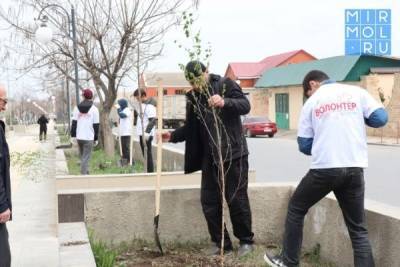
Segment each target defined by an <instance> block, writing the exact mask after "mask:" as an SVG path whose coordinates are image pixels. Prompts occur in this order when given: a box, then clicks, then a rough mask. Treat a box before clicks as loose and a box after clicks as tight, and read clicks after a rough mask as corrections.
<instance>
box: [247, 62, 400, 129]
mask: <svg viewBox="0 0 400 267" xmlns="http://www.w3.org/2000/svg"><path fill="white" fill-rule="evenodd" d="M313 69H317V70H322V71H324V72H326V73H327V74H328V75H329V77H331V79H332V80H335V81H337V82H340V83H345V84H352V85H358V86H361V87H363V88H365V89H366V90H368V91H369V92H370V93H371V94H372V95H373V96H374V97H375V98H376V99H377V100H378V101H382V102H383V104H384V105H385V106H387V107H388V109H389V106H390V105H391V106H393V105H394V106H396V104H395V103H396V102H397V103H400V99H398V100H397V101H395V99H393V96H394V95H396V94H395V93H397V92H399V91H400V84H398V83H397V82H395V80H396V79H399V77H400V76H399V75H400V74H399V73H400V60H397V59H392V58H386V57H377V56H342V57H334V58H327V59H321V60H315V61H310V62H306V63H300V64H292V65H289V66H284V67H278V68H274V69H271V70H269V71H267V72H265V73H264V74H263V76H262V77H261V78H260V80H259V81H258V82H257V84H256V88H257V89H258V90H259V91H265V93H264V94H261V93H260V96H261V95H263V96H264V97H267V98H268V100H267V103H268V104H269V105H268V110H263V112H264V113H263V115H267V116H268V117H269V118H270V119H271V120H273V121H275V122H276V123H277V125H278V128H281V129H297V127H298V120H299V115H300V111H301V108H302V106H303V102H304V98H303V88H302V85H301V84H302V81H303V78H304V76H305V74H306V73H307V72H309V71H310V70H313ZM399 82H400V81H399ZM394 92H395V93H394ZM261 99H262V97H259V102H261V108H260V107H253V108H255V109H256V112H258V111H260V110H262V106H263V104H262V100H261ZM392 109H393V108H392ZM392 113H393V112H392ZM389 115H390V121H389V124H388V126H389V125H391V124H393V125H395V124H396V125H397V124H398V121H399V120H400V111H399V114H397V113H393V114H392V115H391V114H389ZM394 127H395V126H392V128H394ZM381 131H382V130H380V132H381ZM369 134H374V135H377V131H372V130H369ZM397 134H400V133H397V132H394V130H392V131H391V132H390V133H389V131H388V133H387V134H385V135H391V136H393V135H397Z"/></svg>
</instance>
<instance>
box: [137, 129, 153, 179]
mask: <svg viewBox="0 0 400 267" xmlns="http://www.w3.org/2000/svg"><path fill="white" fill-rule="evenodd" d="M139 139H140V147H141V149H142V154H143V156H144V144H143V138H142V136H141V135H140V136H139ZM152 141H153V136H150V137H149V139H148V140H147V141H146V147H147V172H154V162H153V152H152V148H151V142H152Z"/></svg>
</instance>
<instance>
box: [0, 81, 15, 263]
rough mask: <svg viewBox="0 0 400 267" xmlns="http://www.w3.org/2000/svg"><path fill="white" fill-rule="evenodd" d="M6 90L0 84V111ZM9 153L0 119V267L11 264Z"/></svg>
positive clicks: (3, 104)
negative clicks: (7, 224)
mask: <svg viewBox="0 0 400 267" xmlns="http://www.w3.org/2000/svg"><path fill="white" fill-rule="evenodd" d="M7 101H8V100H7V92H6V89H5V88H4V86H2V85H0V112H2V111H5V110H6V105H7ZM11 210H12V208H11V183H10V153H9V150H8V144H7V141H6V137H5V124H4V122H3V121H0V267H9V266H11V253H10V245H9V243H8V232H7V227H6V222H8V221H9V220H11Z"/></svg>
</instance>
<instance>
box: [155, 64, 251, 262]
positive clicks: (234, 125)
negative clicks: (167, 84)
mask: <svg viewBox="0 0 400 267" xmlns="http://www.w3.org/2000/svg"><path fill="white" fill-rule="evenodd" d="M185 76H186V79H187V80H188V81H189V82H190V84H191V85H192V88H193V89H192V90H190V91H189V92H188V93H187V94H186V96H187V104H186V120H185V125H184V126H182V127H180V128H178V129H176V130H175V131H173V132H172V133H165V134H163V135H162V138H163V140H164V141H168V142H173V143H177V142H183V141H185V142H186V143H185V173H191V172H195V171H198V170H202V180H201V205H202V208H203V213H204V216H205V218H206V221H207V225H208V230H209V233H210V235H211V240H212V241H213V242H214V243H215V246H213V247H212V249H211V254H215V255H217V254H219V252H220V244H221V238H222V231H221V226H222V225H221V223H222V216H221V215H222V213H221V212H222V196H221V191H222V190H221V181H220V178H221V175H220V173H221V170H222V168H221V165H223V172H224V174H225V199H226V201H227V203H228V207H229V212H230V217H231V221H232V225H233V233H234V235H235V236H236V237H237V238H238V239H239V240H240V247H239V250H238V256H239V257H241V256H244V255H246V254H248V253H249V252H251V251H252V250H253V245H252V244H253V236H254V234H253V232H252V226H251V210H250V204H249V198H248V195H247V186H248V154H249V152H248V150H247V143H246V139H245V137H244V135H243V130H242V123H241V119H240V115H244V114H247V113H248V112H249V111H250V103H249V101H248V100H247V98H246V97H245V95H244V94H243V92H242V90H241V88H240V86H239V85H238V84H236V83H235V82H234V81H232V80H231V79H229V78H222V77H221V76H218V75H215V74H209V73H208V71H207V69H206V67H205V66H204V64H202V63H201V62H199V61H191V62H189V63H188V64H187V65H186V68H185ZM222 162H223V164H220V163H222ZM224 251H225V252H226V253H230V252H231V251H232V242H231V240H230V238H229V234H228V232H227V230H226V229H225V238H224Z"/></svg>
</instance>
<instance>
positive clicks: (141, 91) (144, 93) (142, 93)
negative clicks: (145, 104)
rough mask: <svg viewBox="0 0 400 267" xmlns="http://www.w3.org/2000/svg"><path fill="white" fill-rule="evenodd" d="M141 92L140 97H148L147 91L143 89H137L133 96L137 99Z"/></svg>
mask: <svg viewBox="0 0 400 267" xmlns="http://www.w3.org/2000/svg"><path fill="white" fill-rule="evenodd" d="M139 91H140V96H141V97H143V96H147V94H146V91H145V90H143V89H136V90H135V92H133V96H135V97H137V96H139Z"/></svg>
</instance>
